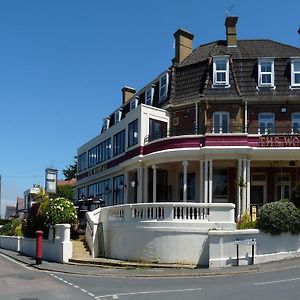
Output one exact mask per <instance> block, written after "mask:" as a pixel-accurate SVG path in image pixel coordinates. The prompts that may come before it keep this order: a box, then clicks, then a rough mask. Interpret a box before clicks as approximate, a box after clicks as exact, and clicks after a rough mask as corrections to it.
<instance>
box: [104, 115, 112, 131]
mask: <svg viewBox="0 0 300 300" xmlns="http://www.w3.org/2000/svg"><path fill="white" fill-rule="evenodd" d="M109 123H110V117H106V118H105V119H103V126H102V130H107V129H108V128H109Z"/></svg>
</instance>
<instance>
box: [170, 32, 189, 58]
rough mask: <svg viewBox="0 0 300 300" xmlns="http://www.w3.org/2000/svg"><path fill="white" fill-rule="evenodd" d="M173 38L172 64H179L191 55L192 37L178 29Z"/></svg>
mask: <svg viewBox="0 0 300 300" xmlns="http://www.w3.org/2000/svg"><path fill="white" fill-rule="evenodd" d="M173 36H174V38H175V58H174V59H173V63H177V64H179V63H181V62H182V61H183V60H184V59H185V58H187V57H188V56H189V55H190V54H191V53H192V51H193V45H192V41H193V39H194V35H193V34H192V33H190V32H188V31H186V30H184V29H178V30H177V31H176V32H175V33H174V35H173Z"/></svg>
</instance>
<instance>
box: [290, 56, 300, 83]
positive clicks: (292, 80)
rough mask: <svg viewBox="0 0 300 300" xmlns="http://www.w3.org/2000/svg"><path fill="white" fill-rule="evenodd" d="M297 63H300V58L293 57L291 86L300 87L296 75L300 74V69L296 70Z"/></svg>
mask: <svg viewBox="0 0 300 300" xmlns="http://www.w3.org/2000/svg"><path fill="white" fill-rule="evenodd" d="M295 63H299V64H300V59H299V58H298V59H296V58H294V59H291V88H293V87H300V82H295V75H296V74H299V76H300V70H299V71H295Z"/></svg>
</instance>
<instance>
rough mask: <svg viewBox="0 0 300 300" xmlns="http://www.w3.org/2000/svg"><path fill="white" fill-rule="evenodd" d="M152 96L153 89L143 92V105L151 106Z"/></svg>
mask: <svg viewBox="0 0 300 300" xmlns="http://www.w3.org/2000/svg"><path fill="white" fill-rule="evenodd" d="M153 94H154V88H153V87H151V88H149V89H148V90H146V92H145V104H147V105H152V103H153Z"/></svg>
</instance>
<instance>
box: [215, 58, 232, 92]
mask: <svg viewBox="0 0 300 300" xmlns="http://www.w3.org/2000/svg"><path fill="white" fill-rule="evenodd" d="M220 61H225V63H226V69H225V70H217V64H218V62H220ZM219 73H225V77H226V79H225V81H219V80H218V74H219ZM213 86H215V87H228V86H229V57H227V56H217V57H214V58H213Z"/></svg>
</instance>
